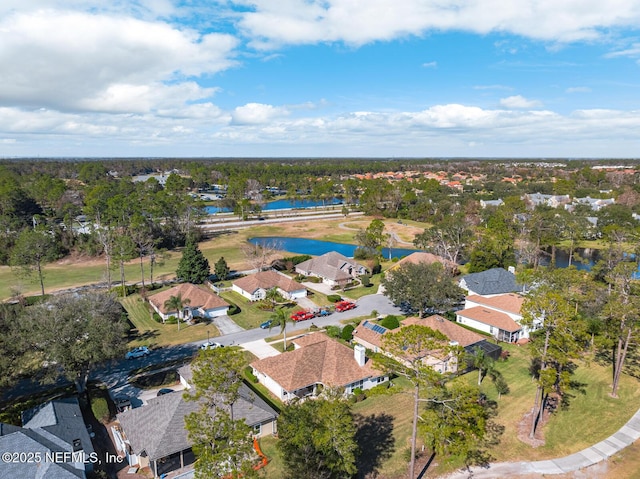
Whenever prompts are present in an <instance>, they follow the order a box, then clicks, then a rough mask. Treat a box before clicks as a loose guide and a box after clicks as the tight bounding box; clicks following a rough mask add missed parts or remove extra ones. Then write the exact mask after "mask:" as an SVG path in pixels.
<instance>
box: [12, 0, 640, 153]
mask: <svg viewBox="0 0 640 479" xmlns="http://www.w3.org/2000/svg"><path fill="white" fill-rule="evenodd" d="M105 3H108V4H109V5H107V6H105V5H104V4H105ZM639 26H640V1H630V0H608V1H607V2H602V1H601V0H597V1H596V0H580V1H577V0H555V1H554V0H518V1H505V0H469V1H465V2H460V1H459V0H438V1H435V0H396V1H393V2H391V1H390V0H253V1H245V0H236V1H234V0H229V1H215V0H206V1H205V0H189V1H187V0H184V1H171V0H136V1H130V0H120V1H114V2H103V1H98V0H3V2H2V5H0V64H1V65H3V67H2V69H1V70H0V157H16V156H17V157H19V156H40V157H48V156H54V157H56V156H96V157H103V156H109V157H111V156H184V157H191V156H197V157H208V156H239V157H243V156H267V157H269V156H294V157H297V156H309V157H327V156H339V157H350V156H371V157H434V156H445V157H479V158H482V157H613V158H616V157H618V158H629V157H638V156H640V154H639V151H640V148H639V147H640V135H638V132H639V131H640V75H639V73H640V28H639Z"/></svg>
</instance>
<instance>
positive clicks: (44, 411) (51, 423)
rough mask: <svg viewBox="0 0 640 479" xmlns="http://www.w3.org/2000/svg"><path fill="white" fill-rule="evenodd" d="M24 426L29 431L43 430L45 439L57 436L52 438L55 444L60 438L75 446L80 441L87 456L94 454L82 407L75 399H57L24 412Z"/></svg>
mask: <svg viewBox="0 0 640 479" xmlns="http://www.w3.org/2000/svg"><path fill="white" fill-rule="evenodd" d="M22 424H23V425H24V427H25V428H27V429H33V430H36V431H37V430H40V429H42V431H44V432H41V434H42V435H44V436H45V437H47V436H48V434H51V435H53V436H55V437H54V438H51V440H52V441H55V442H57V441H56V439H55V438H59V439H62V440H63V441H64V442H66V443H68V444H73V441H74V440H76V439H80V441H81V443H82V450H83V451H85V452H86V453H87V454H90V453H92V452H93V445H92V443H91V438H90V437H89V433H88V432H87V426H86V425H85V423H84V419H83V417H82V412H81V411H80V405H79V403H78V400H77V399H76V398H74V397H72V398H64V399H56V400H55V401H49V402H46V403H44V404H41V405H40V406H37V407H35V408H32V409H29V410H27V411H24V412H23V413H22Z"/></svg>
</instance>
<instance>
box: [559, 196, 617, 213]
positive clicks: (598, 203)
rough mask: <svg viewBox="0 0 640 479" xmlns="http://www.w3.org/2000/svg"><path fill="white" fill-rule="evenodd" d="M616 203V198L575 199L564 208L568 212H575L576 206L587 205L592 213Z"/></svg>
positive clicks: (587, 197)
mask: <svg viewBox="0 0 640 479" xmlns="http://www.w3.org/2000/svg"><path fill="white" fill-rule="evenodd" d="M615 202H616V200H615V199H614V198H591V197H590V196H586V197H585V198H574V199H573V201H572V202H571V204H570V205H565V206H564V207H565V209H567V210H568V211H573V210H574V209H575V207H576V206H579V205H585V206H588V207H589V208H590V209H591V210H592V211H600V210H601V209H602V208H604V207H605V206H609V205H613V204H615Z"/></svg>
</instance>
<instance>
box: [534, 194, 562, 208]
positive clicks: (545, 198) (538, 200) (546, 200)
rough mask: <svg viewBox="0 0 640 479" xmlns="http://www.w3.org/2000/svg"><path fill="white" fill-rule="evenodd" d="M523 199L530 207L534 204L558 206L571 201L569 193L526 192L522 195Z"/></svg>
mask: <svg viewBox="0 0 640 479" xmlns="http://www.w3.org/2000/svg"><path fill="white" fill-rule="evenodd" d="M524 201H525V203H526V204H527V205H528V206H529V207H530V208H532V209H533V208H535V207H536V206H542V205H544V206H550V207H551V208H558V207H559V206H564V205H566V204H569V203H570V202H571V198H570V197H569V195H543V194H542V193H526V194H525V195H524Z"/></svg>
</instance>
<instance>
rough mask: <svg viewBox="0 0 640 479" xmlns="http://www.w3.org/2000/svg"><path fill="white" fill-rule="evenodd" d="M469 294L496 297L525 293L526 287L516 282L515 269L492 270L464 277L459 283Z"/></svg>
mask: <svg viewBox="0 0 640 479" xmlns="http://www.w3.org/2000/svg"><path fill="white" fill-rule="evenodd" d="M458 284H459V285H460V287H461V288H462V289H464V290H465V291H467V292H468V293H469V294H478V295H480V296H494V295H496V294H504V293H515V292H520V291H525V290H526V286H525V285H521V284H519V283H518V282H517V281H516V275H515V269H513V268H511V267H510V268H509V271H507V270H506V269H504V268H492V269H488V270H486V271H482V272H480V273H471V274H468V275H466V276H463V277H462V278H461V279H460V282H459V283H458Z"/></svg>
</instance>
